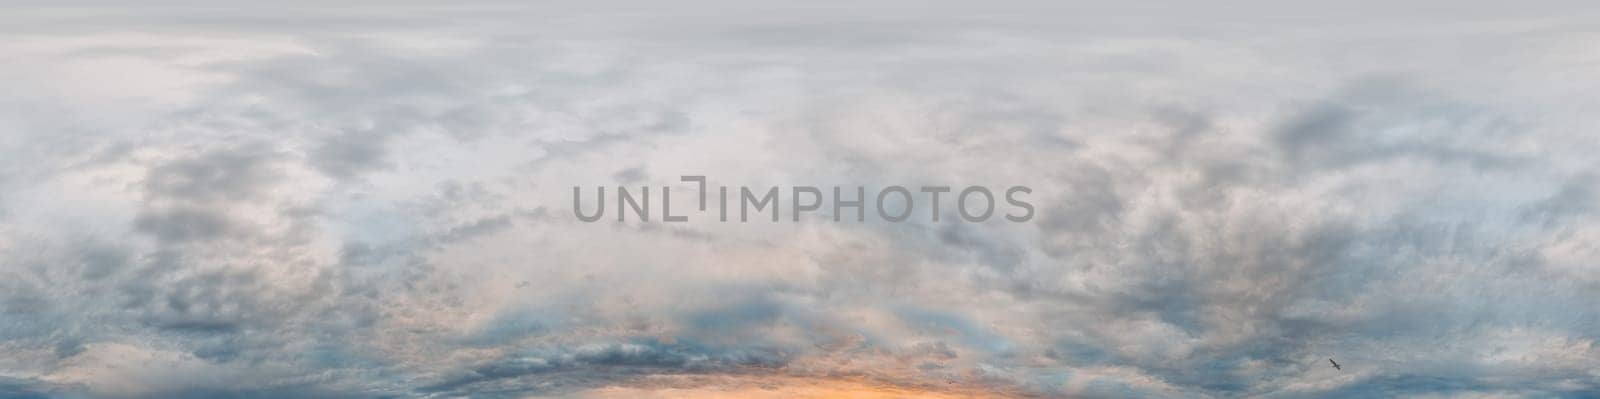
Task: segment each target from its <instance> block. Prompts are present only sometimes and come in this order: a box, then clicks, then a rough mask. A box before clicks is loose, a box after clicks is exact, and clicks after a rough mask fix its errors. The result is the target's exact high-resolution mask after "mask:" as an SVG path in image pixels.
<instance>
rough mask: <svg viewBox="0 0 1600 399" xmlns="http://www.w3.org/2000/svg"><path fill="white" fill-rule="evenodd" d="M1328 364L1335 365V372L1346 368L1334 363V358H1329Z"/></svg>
mask: <svg viewBox="0 0 1600 399" xmlns="http://www.w3.org/2000/svg"><path fill="white" fill-rule="evenodd" d="M1328 363H1333V369H1334V370H1344V368H1341V367H1339V362H1335V361H1333V358H1331V357H1330V358H1328Z"/></svg>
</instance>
